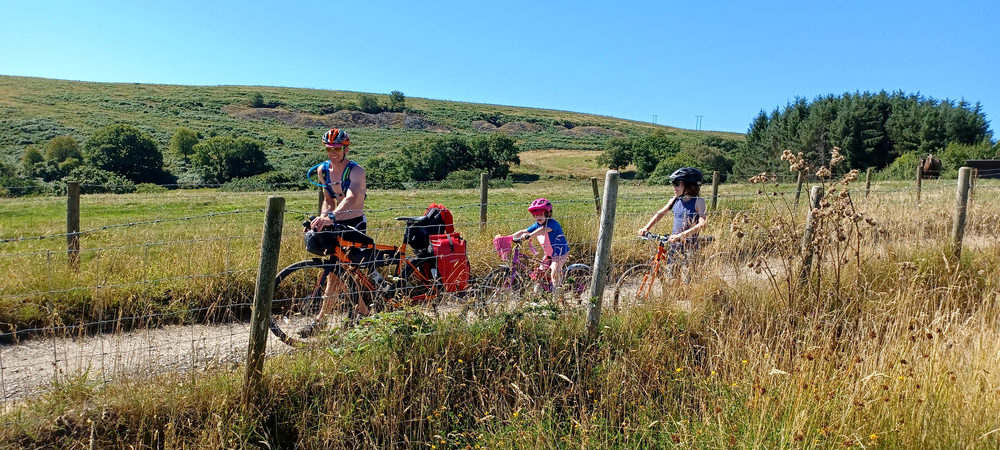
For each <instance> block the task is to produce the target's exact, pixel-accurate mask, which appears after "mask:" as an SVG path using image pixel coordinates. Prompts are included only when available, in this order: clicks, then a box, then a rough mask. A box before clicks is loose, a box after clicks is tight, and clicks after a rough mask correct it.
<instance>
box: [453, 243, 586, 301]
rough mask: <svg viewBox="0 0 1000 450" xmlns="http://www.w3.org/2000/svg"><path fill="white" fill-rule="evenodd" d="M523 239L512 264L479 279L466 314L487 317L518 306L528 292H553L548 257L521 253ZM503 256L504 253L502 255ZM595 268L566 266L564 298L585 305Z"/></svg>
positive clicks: (516, 245) (515, 247) (514, 250)
mask: <svg viewBox="0 0 1000 450" xmlns="http://www.w3.org/2000/svg"><path fill="white" fill-rule="evenodd" d="M522 241H523V240H521V239H514V240H513V242H512V245H511V251H510V265H509V266H508V265H500V266H498V267H497V268H496V269H493V270H492V271H491V272H489V273H488V274H487V275H486V276H485V277H483V278H480V279H479V283H478V286H477V288H476V296H475V297H474V298H473V299H472V300H471V301H468V302H466V304H465V306H464V307H463V309H462V316H463V317H467V316H469V315H472V316H479V317H485V316H490V315H493V314H497V313H501V312H507V311H511V310H513V309H515V308H517V307H518V306H519V305H520V303H521V301H522V300H523V298H524V297H525V296H526V295H528V292H527V291H526V288H528V287H529V286H531V287H532V288H533V289H532V292H531V295H538V294H542V293H543V292H544V293H547V294H553V290H554V289H553V286H552V278H551V275H550V273H549V270H548V268H549V266H548V264H546V263H545V262H546V261H545V260H544V259H543V260H539V259H536V258H533V257H531V256H528V255H526V254H524V253H522V252H521V242H522ZM502 256H503V255H501V257H502ZM592 273H593V270H592V269H591V268H590V266H588V265H586V264H571V265H569V266H567V267H566V268H565V269H564V277H563V288H562V289H563V299H564V301H567V302H570V303H572V302H573V301H575V303H576V304H581V303H582V302H583V299H584V297H585V296H586V295H587V292H588V291H589V290H590V279H591V276H592Z"/></svg>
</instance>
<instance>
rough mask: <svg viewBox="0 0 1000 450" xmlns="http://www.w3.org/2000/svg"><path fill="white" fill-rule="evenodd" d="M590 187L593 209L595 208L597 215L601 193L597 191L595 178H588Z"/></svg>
mask: <svg viewBox="0 0 1000 450" xmlns="http://www.w3.org/2000/svg"><path fill="white" fill-rule="evenodd" d="M590 186H591V187H592V188H594V207H595V208H597V214H598V215H600V214H601V192H600V191H599V190H597V177H590Z"/></svg>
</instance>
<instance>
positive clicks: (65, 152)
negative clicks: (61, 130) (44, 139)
mask: <svg viewBox="0 0 1000 450" xmlns="http://www.w3.org/2000/svg"><path fill="white" fill-rule="evenodd" d="M70 158H76V159H77V160H81V159H83V154H82V153H81V152H80V144H78V143H77V142H76V139H73V138H72V137H71V136H56V137H54V138H52V139H49V142H48V143H47V144H45V159H51V160H55V161H56V162H57V163H61V162H63V161H66V160H67V159H70Z"/></svg>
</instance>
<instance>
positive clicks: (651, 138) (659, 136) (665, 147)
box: [632, 129, 681, 178]
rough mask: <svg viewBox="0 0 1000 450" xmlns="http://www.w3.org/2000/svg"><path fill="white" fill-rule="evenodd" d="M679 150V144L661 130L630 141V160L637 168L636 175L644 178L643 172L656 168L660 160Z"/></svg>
mask: <svg viewBox="0 0 1000 450" xmlns="http://www.w3.org/2000/svg"><path fill="white" fill-rule="evenodd" d="M680 151H681V144H680V142H677V141H675V140H673V139H670V137H669V136H668V135H667V133H665V132H664V131H663V130H660V129H658V130H656V131H654V132H653V134H650V135H647V136H643V137H641V138H638V139H635V140H634V141H633V143H632V162H633V163H634V164H635V167H636V169H637V172H636V177H637V178H644V175H645V174H649V173H651V172H652V171H653V170H655V169H656V166H657V165H658V164H659V163H660V161H662V160H664V159H666V158H669V157H671V156H673V155H676V154H677V152H680Z"/></svg>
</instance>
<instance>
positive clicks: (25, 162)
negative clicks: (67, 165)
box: [21, 147, 45, 177]
mask: <svg viewBox="0 0 1000 450" xmlns="http://www.w3.org/2000/svg"><path fill="white" fill-rule="evenodd" d="M42 161H45V157H43V156H42V152H40V151H38V149H37V148H35V147H28V149H27V150H25V151H24V156H21V167H22V168H24V174H25V175H27V176H29V177H33V176H35V164H38V163H40V162H42Z"/></svg>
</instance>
